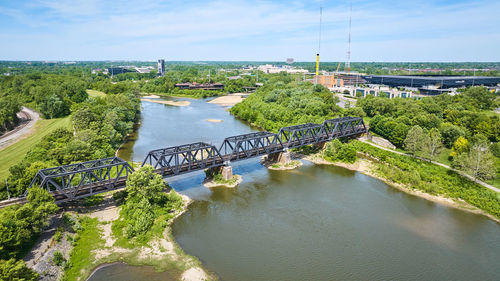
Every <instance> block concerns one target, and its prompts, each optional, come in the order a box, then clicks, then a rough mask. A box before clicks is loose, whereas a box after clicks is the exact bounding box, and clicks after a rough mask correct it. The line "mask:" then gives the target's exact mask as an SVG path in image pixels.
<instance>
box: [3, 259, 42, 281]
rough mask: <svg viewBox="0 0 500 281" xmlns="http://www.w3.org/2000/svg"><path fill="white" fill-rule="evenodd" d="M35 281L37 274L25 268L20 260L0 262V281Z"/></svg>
mask: <svg viewBox="0 0 500 281" xmlns="http://www.w3.org/2000/svg"><path fill="white" fill-rule="evenodd" d="M32 280H33V281H35V280H38V273H36V272H35V271H33V270H32V269H31V268H29V267H27V266H26V264H25V263H24V261H22V260H17V261H16V260H15V259H9V260H0V281H32Z"/></svg>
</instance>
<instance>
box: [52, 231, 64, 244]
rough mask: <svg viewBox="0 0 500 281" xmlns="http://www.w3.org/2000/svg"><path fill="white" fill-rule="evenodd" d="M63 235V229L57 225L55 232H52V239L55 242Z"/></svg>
mask: <svg viewBox="0 0 500 281" xmlns="http://www.w3.org/2000/svg"><path fill="white" fill-rule="evenodd" d="M62 237H63V229H62V227H58V228H57V231H56V233H55V234H54V240H56V241H57V242H59V241H61V239H62Z"/></svg>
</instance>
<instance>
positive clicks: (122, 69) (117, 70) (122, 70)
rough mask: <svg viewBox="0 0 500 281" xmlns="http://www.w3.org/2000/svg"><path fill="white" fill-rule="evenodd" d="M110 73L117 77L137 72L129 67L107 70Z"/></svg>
mask: <svg viewBox="0 0 500 281" xmlns="http://www.w3.org/2000/svg"><path fill="white" fill-rule="evenodd" d="M107 71H108V73H110V74H111V76H113V75H117V74H122V73H127V72H135V69H134V70H131V69H129V68H127V67H121V66H119V67H110V68H108V69H107Z"/></svg>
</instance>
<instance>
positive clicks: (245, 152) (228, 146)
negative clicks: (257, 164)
mask: <svg viewBox="0 0 500 281" xmlns="http://www.w3.org/2000/svg"><path fill="white" fill-rule="evenodd" d="M283 148H284V146H283V143H282V142H281V139H280V138H279V137H278V135H277V134H273V133H270V132H256V133H250V134H244V135H239V136H232V137H228V138H226V139H225V140H224V142H223V143H222V146H221V147H220V150H219V151H220V152H221V153H223V154H224V159H225V160H226V161H238V160H243V159H248V158H252V157H256V156H260V155H266V154H270V153H276V152H280V151H283Z"/></svg>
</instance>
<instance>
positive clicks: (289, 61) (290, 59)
mask: <svg viewBox="0 0 500 281" xmlns="http://www.w3.org/2000/svg"><path fill="white" fill-rule="evenodd" d="M293 62H294V60H293V58H287V59H286V63H288V64H292V63H293Z"/></svg>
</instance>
